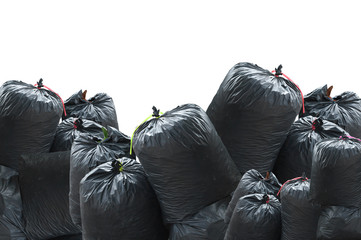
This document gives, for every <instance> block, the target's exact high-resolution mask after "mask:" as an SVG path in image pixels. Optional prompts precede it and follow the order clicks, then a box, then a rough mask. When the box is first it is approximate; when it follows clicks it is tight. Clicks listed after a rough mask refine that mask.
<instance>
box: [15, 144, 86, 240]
mask: <svg viewBox="0 0 361 240" xmlns="http://www.w3.org/2000/svg"><path fill="white" fill-rule="evenodd" d="M21 158H22V160H23V161H22V162H21V163H20V168H19V176H20V177H19V182H20V188H21V196H22V199H23V218H24V225H25V232H26V235H27V238H28V240H38V239H49V238H54V237H58V236H63V235H70V234H77V233H80V231H79V230H78V228H77V227H76V226H75V225H74V224H73V222H72V220H71V217H70V214H69V163H70V151H66V152H56V153H40V154H28V155H22V156H21Z"/></svg>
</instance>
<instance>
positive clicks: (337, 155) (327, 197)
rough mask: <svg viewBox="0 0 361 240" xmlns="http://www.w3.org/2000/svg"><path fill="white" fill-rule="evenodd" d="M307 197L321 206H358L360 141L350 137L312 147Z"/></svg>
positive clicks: (360, 158)
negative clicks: (308, 194) (309, 186)
mask: <svg viewBox="0 0 361 240" xmlns="http://www.w3.org/2000/svg"><path fill="white" fill-rule="evenodd" d="M311 179H312V181H311V189H310V192H311V197H312V199H314V200H315V201H316V202H318V203H320V204H321V205H325V206H345V207H349V206H355V207H359V206H361V185H360V182H361V140H360V139H356V138H354V137H350V136H343V137H341V138H334V139H326V140H323V141H321V142H319V143H317V144H316V146H315V148H314V153H313V159H312V172H311Z"/></svg>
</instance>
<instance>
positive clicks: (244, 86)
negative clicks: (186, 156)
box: [207, 63, 302, 174]
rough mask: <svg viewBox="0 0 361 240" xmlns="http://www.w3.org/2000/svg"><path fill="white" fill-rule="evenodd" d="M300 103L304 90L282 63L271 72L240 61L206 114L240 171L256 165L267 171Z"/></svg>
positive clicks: (227, 77)
mask: <svg viewBox="0 0 361 240" xmlns="http://www.w3.org/2000/svg"><path fill="white" fill-rule="evenodd" d="M282 75H283V76H284V77H285V78H284V77H283V76H282ZM286 78H287V79H286ZM301 107H302V93H301V92H300V90H299V88H298V87H297V85H295V83H293V82H292V81H291V80H290V79H289V78H288V77H286V76H285V75H284V74H282V72H281V66H280V67H279V68H278V69H277V71H276V73H275V75H274V74H273V73H271V72H269V71H267V70H265V69H263V68H261V67H259V66H257V65H254V64H251V63H238V64H236V65H235V66H234V67H233V68H232V69H231V70H230V71H229V72H228V74H227V76H226V77H225V79H224V81H223V82H222V84H221V86H220V87H219V89H218V91H217V93H216V95H215V96H214V98H213V100H212V102H211V104H210V105H209V107H208V109H207V114H208V116H209V118H210V119H211V121H212V123H213V124H214V127H215V128H216V130H217V132H218V134H219V136H220V137H221V139H222V141H223V143H224V145H225V146H226V148H227V150H228V152H229V154H230V155H231V157H232V159H233V160H234V162H235V163H236V165H237V167H238V169H239V171H240V172H241V173H242V174H244V173H245V172H246V171H248V170H250V169H256V170H257V171H259V172H261V173H262V174H265V173H266V172H267V171H272V168H273V165H274V163H275V161H276V158H277V155H278V153H279V151H280V149H281V147H282V145H283V142H284V141H285V139H286V136H287V132H288V130H289V128H290V127H291V124H292V123H293V121H294V120H295V118H296V116H297V114H298V113H299V111H300V109H301Z"/></svg>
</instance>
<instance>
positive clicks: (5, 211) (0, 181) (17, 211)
mask: <svg viewBox="0 0 361 240" xmlns="http://www.w3.org/2000/svg"><path fill="white" fill-rule="evenodd" d="M18 177H19V175H18V172H16V171H15V170H14V169H11V168H8V167H5V166H0V239H4V240H26V237H25V233H24V222H23V216H22V212H23V211H22V199H21V194H20V189H19V182H18V180H19V179H18Z"/></svg>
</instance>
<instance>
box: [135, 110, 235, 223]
mask: <svg viewBox="0 0 361 240" xmlns="http://www.w3.org/2000/svg"><path fill="white" fill-rule="evenodd" d="M153 110H154V113H153V116H154V118H152V119H149V120H148V121H145V122H144V123H143V124H141V125H140V126H139V127H138V128H137V129H136V131H135V132H134V137H133V147H134V152H135V153H136V155H137V156H138V158H139V160H140V162H141V163H142V165H143V167H144V170H145V171H146V173H147V175H148V177H149V182H150V183H151V185H152V187H153V189H154V190H155V193H156V195H157V197H158V200H159V203H160V206H161V209H162V214H163V218H164V221H165V222H166V223H176V222H180V221H182V220H183V219H184V218H185V217H187V216H191V215H193V214H196V213H197V212H199V211H200V210H201V209H203V208H204V207H206V206H208V205H209V204H211V203H214V202H216V201H218V200H221V199H223V198H225V197H227V196H229V194H230V193H231V192H232V191H233V190H234V189H235V188H236V186H237V183H238V181H239V179H240V174H239V172H238V170H237V167H236V166H235V164H234V162H233V161H232V159H231V158H230V156H229V154H228V152H227V149H226V148H225V147H224V145H223V143H222V141H221V139H220V138H219V136H218V134H217V132H216V130H215V129H214V126H213V124H212V123H211V121H210V120H209V118H208V116H207V114H206V113H205V112H204V111H203V110H202V109H201V108H200V107H199V106H197V105H195V104H185V105H181V106H178V107H177V108H175V109H173V110H171V111H168V112H166V113H164V114H163V115H159V110H157V109H155V108H154V109H153Z"/></svg>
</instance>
